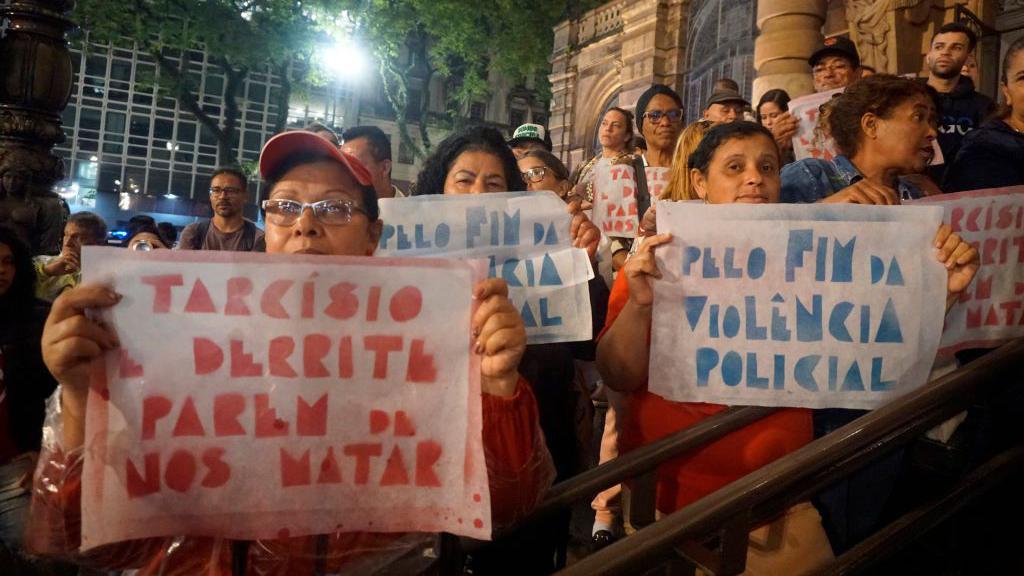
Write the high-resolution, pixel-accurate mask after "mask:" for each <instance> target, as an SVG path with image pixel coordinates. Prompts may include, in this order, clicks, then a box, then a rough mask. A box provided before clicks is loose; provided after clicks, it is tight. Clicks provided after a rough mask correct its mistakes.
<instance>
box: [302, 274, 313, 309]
mask: <svg viewBox="0 0 1024 576" xmlns="http://www.w3.org/2000/svg"><path fill="white" fill-rule="evenodd" d="M313 276H314V277H315V276H316V274H313ZM314 299H316V282H312V281H310V282H306V283H305V284H303V285H302V317H303V318H312V317H313V300H314Z"/></svg>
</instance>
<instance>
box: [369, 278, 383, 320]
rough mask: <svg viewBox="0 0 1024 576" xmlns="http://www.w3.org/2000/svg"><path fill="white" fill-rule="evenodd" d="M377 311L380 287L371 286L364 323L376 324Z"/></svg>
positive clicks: (378, 308)
mask: <svg viewBox="0 0 1024 576" xmlns="http://www.w3.org/2000/svg"><path fill="white" fill-rule="evenodd" d="M378 310H380V286H372V287H370V296H369V298H367V301H366V321H367V322H376V321H377V311H378Z"/></svg>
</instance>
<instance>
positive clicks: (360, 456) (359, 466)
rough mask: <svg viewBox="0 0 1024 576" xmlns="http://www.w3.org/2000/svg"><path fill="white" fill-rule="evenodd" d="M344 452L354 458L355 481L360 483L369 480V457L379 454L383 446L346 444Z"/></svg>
mask: <svg viewBox="0 0 1024 576" xmlns="http://www.w3.org/2000/svg"><path fill="white" fill-rule="evenodd" d="M344 452H345V455H346V456H351V457H353V458H355V460H356V473H355V483H356V484H360V485H362V484H366V483H367V482H368V481H369V480H370V458H372V457H375V456H380V455H381V453H382V452H383V448H382V446H381V445H380V444H347V445H345V448H344Z"/></svg>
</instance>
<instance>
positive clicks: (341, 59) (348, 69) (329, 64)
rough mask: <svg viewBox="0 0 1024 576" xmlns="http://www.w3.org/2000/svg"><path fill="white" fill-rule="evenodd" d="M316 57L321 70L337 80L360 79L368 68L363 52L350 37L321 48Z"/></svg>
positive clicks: (366, 58)
mask: <svg viewBox="0 0 1024 576" xmlns="http://www.w3.org/2000/svg"><path fill="white" fill-rule="evenodd" d="M317 56H318V59H319V61H320V65H321V66H322V67H323V69H324V70H326V71H327V72H328V73H330V75H331V76H332V77H333V78H335V79H337V80H355V79H358V78H361V77H362V76H363V75H364V74H365V73H366V71H367V69H368V68H369V58H368V57H367V55H366V52H365V50H363V49H362V48H361V47H360V46H357V45H356V43H355V42H354V38H352V37H348V38H344V39H341V40H337V41H335V42H334V44H329V45H326V46H323V47H322V48H320V51H319V53H318V55H317Z"/></svg>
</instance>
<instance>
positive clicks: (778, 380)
mask: <svg viewBox="0 0 1024 576" xmlns="http://www.w3.org/2000/svg"><path fill="white" fill-rule="evenodd" d="M774 375H775V383H774V384H773V386H772V387H773V388H774V389H776V390H784V389H785V388H786V357H785V356H784V355H782V354H776V355H775V372H774Z"/></svg>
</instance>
